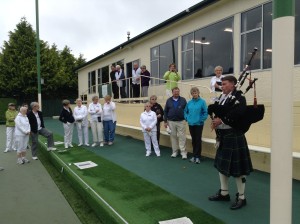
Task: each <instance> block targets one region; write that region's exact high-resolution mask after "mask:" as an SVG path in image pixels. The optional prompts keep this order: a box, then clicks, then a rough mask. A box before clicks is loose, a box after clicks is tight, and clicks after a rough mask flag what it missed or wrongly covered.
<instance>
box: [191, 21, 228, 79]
mask: <svg viewBox="0 0 300 224" xmlns="http://www.w3.org/2000/svg"><path fill="white" fill-rule="evenodd" d="M194 46H195V59H194V61H195V65H194V66H195V69H194V71H195V73H196V74H197V77H199V78H200V77H207V76H211V75H213V74H214V68H215V66H217V65H221V66H222V67H223V70H224V74H228V73H232V71H233V18H229V19H226V20H223V21H221V22H219V23H216V24H213V25H211V26H208V27H206V28H203V29H201V30H198V31H196V32H195V40H194Z"/></svg>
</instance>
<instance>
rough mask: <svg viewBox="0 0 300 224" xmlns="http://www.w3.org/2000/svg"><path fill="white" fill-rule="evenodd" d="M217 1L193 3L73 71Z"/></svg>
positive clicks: (206, 0) (207, 0)
mask: <svg viewBox="0 0 300 224" xmlns="http://www.w3.org/2000/svg"><path fill="white" fill-rule="evenodd" d="M218 1H220V0H203V1H201V2H199V3H198V4H196V5H193V6H191V7H190V8H188V9H186V10H184V11H182V12H180V13H178V14H177V15H175V16H173V17H171V18H169V19H167V20H166V21H164V22H162V23H160V24H158V25H156V26H154V27H152V28H150V29H149V30H146V31H145V32H143V33H141V34H139V35H137V36H135V37H133V38H131V39H129V40H127V41H126V42H124V43H122V44H120V45H118V46H116V47H114V48H112V49H111V50H109V51H107V52H105V53H103V54H101V55H99V56H98V57H96V58H93V59H92V60H90V61H88V62H86V63H85V64H83V65H81V66H79V67H77V68H76V69H75V71H78V70H80V69H81V68H84V67H86V66H87V65H90V64H92V63H94V62H95V61H98V60H99V59H101V58H103V57H106V56H107V55H109V54H111V53H113V52H115V51H117V50H119V49H122V48H124V47H125V46H127V45H129V44H131V43H133V42H135V41H137V40H139V39H141V38H143V37H145V36H147V35H149V34H151V33H153V32H156V31H157V30H159V29H162V28H164V27H167V26H169V25H170V24H172V23H175V22H177V21H178V20H181V19H183V18H185V17H188V16H190V15H192V14H193V13H195V12H197V11H199V10H201V9H203V8H205V7H207V6H209V5H212V4H214V3H216V2H218Z"/></svg>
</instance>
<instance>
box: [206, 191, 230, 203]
mask: <svg viewBox="0 0 300 224" xmlns="http://www.w3.org/2000/svg"><path fill="white" fill-rule="evenodd" d="M221 191H222V190H221V189H220V190H219V191H218V192H217V193H216V194H215V195H213V196H210V197H208V200H210V201H230V195H229V194H227V195H222V194H221Z"/></svg>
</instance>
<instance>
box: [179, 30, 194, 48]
mask: <svg viewBox="0 0 300 224" xmlns="http://www.w3.org/2000/svg"><path fill="white" fill-rule="evenodd" d="M193 48H194V33H190V34H187V35H185V36H183V37H182V51H186V50H189V49H193Z"/></svg>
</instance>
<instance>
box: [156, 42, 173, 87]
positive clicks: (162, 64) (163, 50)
mask: <svg viewBox="0 0 300 224" xmlns="http://www.w3.org/2000/svg"><path fill="white" fill-rule="evenodd" d="M150 52H151V62H150V63H151V66H150V67H151V76H152V77H156V78H160V79H163V76H164V74H165V72H166V71H168V70H169V65H170V64H171V63H175V64H176V65H177V64H178V39H174V40H171V41H168V42H166V43H164V44H161V45H159V46H156V47H153V48H151V50H150ZM163 82H164V81H163V80H160V81H158V80H156V81H154V84H158V83H163Z"/></svg>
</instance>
